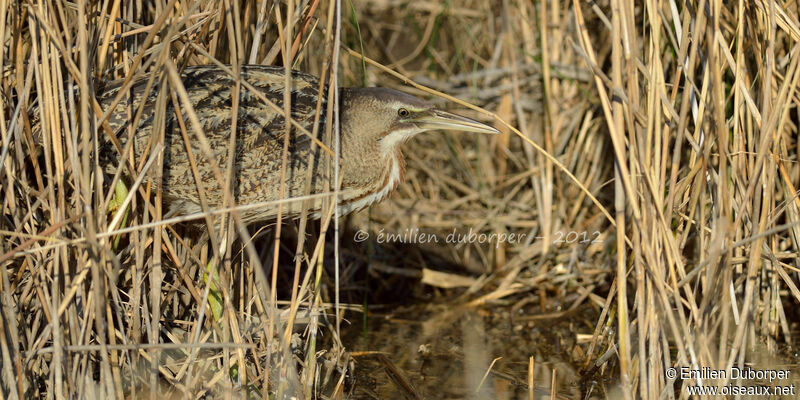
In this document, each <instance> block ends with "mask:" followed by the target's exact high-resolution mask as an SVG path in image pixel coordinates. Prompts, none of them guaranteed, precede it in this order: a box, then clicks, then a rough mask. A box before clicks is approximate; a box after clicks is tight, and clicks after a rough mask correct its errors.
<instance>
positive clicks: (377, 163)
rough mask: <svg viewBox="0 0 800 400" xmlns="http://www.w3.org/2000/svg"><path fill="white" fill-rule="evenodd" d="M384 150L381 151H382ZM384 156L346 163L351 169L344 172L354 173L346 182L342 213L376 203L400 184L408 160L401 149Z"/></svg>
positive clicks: (344, 184)
mask: <svg viewBox="0 0 800 400" xmlns="http://www.w3.org/2000/svg"><path fill="white" fill-rule="evenodd" d="M378 154H380V153H378ZM381 158H382V159H378V160H372V161H371V162H363V161H364V159H360V161H362V162H359V163H354V164H351V165H348V166H346V167H345V168H351V169H352V170H351V171H348V172H350V173H348V172H345V174H344V176H345V177H347V176H350V177H354V179H350V180H349V181H348V182H343V187H342V189H344V192H345V194H344V196H343V198H342V204H341V206H340V207H341V208H340V214H342V215H344V214H348V213H351V212H355V211H359V210H361V209H363V208H366V207H367V206H369V205H370V204H372V203H376V202H379V201H382V200H384V199H386V198H387V197H389V195H391V193H392V192H393V191H394V190H395V189H396V188H397V186H399V185H400V182H402V181H403V176H404V175H405V170H406V162H405V158H404V157H403V154H402V153H401V152H400V149H399V148H398V149H396V150H394V151H393V152H392V153H391V154H386V155H385V156H384V155H383V154H382V155H381Z"/></svg>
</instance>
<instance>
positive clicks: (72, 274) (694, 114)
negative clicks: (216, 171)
mask: <svg viewBox="0 0 800 400" xmlns="http://www.w3.org/2000/svg"><path fill="white" fill-rule="evenodd" d="M798 11H800V10H798V4H797V2H793V1H783V2H782V1H767V0H756V1H753V2H745V1H743V0H738V1H730V2H723V1H720V0H712V1H699V2H677V1H674V0H671V1H664V2H659V1H652V0H646V1H643V2H621V1H596V2H589V3H585V2H578V1H573V2H557V1H534V2H532V1H526V0H497V1H494V0H493V1H480V0H454V1H448V2H436V1H433V2H413V1H407V0H353V1H352V2H351V1H349V0H348V1H339V0H326V1H319V0H286V1H282V2H277V1H249V0H247V1H242V2H237V1H230V0H221V1H209V2H192V1H187V2H184V1H178V0H169V1H164V0H157V1H154V2H122V1H119V0H111V1H109V0H105V1H101V2H87V1H85V0H79V1H75V2H72V1H66V0H49V1H33V0H28V1H11V0H6V1H4V2H3V4H2V7H0V40H2V51H0V68H2V86H1V87H0V91H1V93H0V140H1V141H2V142H0V145H1V146H0V193H2V194H1V195H0V278H1V280H0V288H2V290H0V296H2V300H1V302H2V307H1V308H2V312H0V326H1V327H2V332H3V334H2V335H0V363H2V370H1V371H0V383H1V385H0V387H1V389H0V394H1V395H2V398H29V397H33V398H65V397H81V398H86V397H91V398H96V397H101V398H103V397H130V398H138V397H150V398H156V397H160V396H172V397H175V398H186V397H190V398H198V397H203V396H209V397H213V398H216V397H252V398H280V399H283V398H309V399H310V398H351V397H355V396H356V393H359V392H358V390H357V388H358V385H360V384H361V383H360V381H358V380H357V379H356V378H355V377H356V376H357V374H358V368H359V365H360V362H359V358H360V357H365V354H364V353H353V352H352V350H353V349H351V348H348V346H347V345H346V344H345V343H343V340H342V338H343V337H344V336H346V332H348V330H356V331H357V330H359V329H362V326H361V325H359V323H358V321H359V320H360V319H361V315H362V313H365V312H369V309H371V308H372V307H375V306H378V307H380V306H383V305H382V304H376V303H380V302H381V301H384V300H386V303H387V304H389V306H390V307H395V306H412V305H414V304H415V303H422V302H424V301H426V300H421V299H428V300H427V301H429V300H430V299H433V300H434V301H435V302H438V303H440V304H447V305H449V306H454V307H460V308H468V309H482V310H486V311H487V312H489V313H492V312H495V311H496V312H500V311H499V310H513V311H514V312H517V313H522V314H523V315H524V316H525V318H528V320H529V321H540V322H536V323H541V324H547V321H551V320H563V319H565V318H566V319H568V318H571V317H572V316H574V315H575V313H576V312H581V313H582V314H581V315H585V314H584V313H585V312H587V311H588V312H589V313H590V314H591V315H592V320H591V322H590V323H588V324H586V323H578V324H579V325H581V328H579V329H577V330H576V337H580V338H581V339H580V340H577V341H576V344H575V348H574V349H572V350H571V351H570V356H569V359H570V360H571V362H572V363H573V364H574V365H575V368H576V370H580V373H581V380H583V381H592V382H601V383H600V384H599V386H598V387H595V386H590V387H591V388H593V389H590V390H587V391H585V392H584V395H585V396H587V397H590V396H594V395H600V396H606V397H614V396H616V395H617V394H618V395H620V396H622V397H625V398H662V397H663V396H664V395H666V394H669V395H670V396H677V397H679V398H686V397H688V396H689V395H688V394H687V391H686V388H687V387H688V386H690V385H695V384H697V383H698V382H697V381H696V380H693V379H684V380H678V381H675V380H674V379H670V378H667V374H666V372H667V369H668V368H670V367H676V368H679V367H689V368H693V369H701V368H703V367H708V368H712V369H717V370H729V369H730V368H731V367H733V366H738V367H744V366H754V365H759V364H761V365H762V367H765V366H764V365H763V363H765V362H767V363H769V362H770V361H764V359H763V358H760V357H759V354H760V353H762V352H764V350H763V349H766V353H769V354H775V355H776V357H780V355H781V354H785V353H786V350H787V349H790V348H791V346H793V345H794V344H795V343H794V341H795V340H796V338H797V328H798V322H800V315H798V313H797V312H796V311H795V310H796V306H797V305H798V303H799V302H800V290H798V285H799V284H800V282H799V281H800V269H798V268H800V265H799V264H798V249H799V248H800V246H799V245H798V238H800V217H798V207H800V199H798V190H797V186H798V184H799V182H800V165H798V153H800V141H799V140H798V115H800V113H798V104H800V97H799V96H798V94H797V93H796V88H797V87H798V81H799V80H800V55H798V50H800V49H798V47H797V43H798V41H800V21H798V18H797V15H798ZM210 63H221V64H226V65H230V66H231V68H232V70H233V71H235V70H236V68H237V66H238V65H241V64H248V63H252V64H267V65H283V66H291V68H293V69H298V70H302V71H305V72H308V73H312V74H314V75H317V76H322V77H323V81H324V82H325V83H326V85H338V86H362V85H366V86H372V85H379V86H388V87H395V88H402V89H403V90H405V91H407V92H409V93H412V94H415V95H418V96H421V97H426V98H428V99H430V100H431V101H432V102H434V103H436V104H438V105H441V106H443V107H448V108H449V107H458V108H459V109H460V110H462V111H463V110H467V111H464V114H466V115H469V116H471V117H473V118H476V119H480V120H483V121H485V122H489V123H492V124H494V125H495V126H496V127H497V128H498V129H500V130H501V131H502V132H503V134H502V135H499V136H498V137H494V138H489V137H480V136H468V135H460V134H457V133H429V134H425V135H421V136H419V137H417V138H415V139H414V140H412V141H410V142H409V143H407V144H406V147H405V154H406V156H407V162H408V168H407V175H406V181H405V183H404V184H402V185H401V186H400V187H399V188H398V190H397V192H396V193H395V194H394V195H393V196H392V197H391V198H390V199H388V200H386V201H384V202H383V203H381V204H378V205H375V206H373V207H371V208H370V209H369V210H366V211H362V212H360V213H358V214H355V215H352V216H349V217H347V218H344V219H341V220H337V219H336V218H335V217H334V216H332V215H328V216H326V217H325V218H323V219H322V220H321V221H319V222H317V221H310V220H309V221H306V220H305V219H302V220H299V221H284V223H283V224H271V225H270V226H268V227H266V228H264V227H258V226H255V227H254V226H250V227H246V226H243V225H242V224H241V223H239V222H238V220H237V218H236V213H235V212H233V213H221V214H214V215H210V214H207V215H200V216H198V220H202V219H203V218H207V219H205V221H212V220H213V219H214V218H216V220H215V221H217V222H218V223H219V224H218V225H217V226H219V227H221V229H220V230H219V231H214V229H210V230H209V229H208V228H207V227H206V224H199V225H198V224H187V223H184V222H181V221H176V220H174V219H168V218H165V215H164V210H162V198H161V197H162V195H161V189H160V188H159V187H158V185H155V184H153V183H152V182H153V181H154V180H153V179H150V178H151V177H153V176H158V174H159V173H160V172H159V171H160V170H161V168H162V162H163V161H162V160H161V158H160V157H159V155H158V152H157V151H154V152H153V153H152V157H151V158H150V159H144V160H127V161H128V162H127V164H126V163H123V164H126V165H125V166H123V167H121V172H120V174H119V175H118V177H117V178H115V179H117V180H119V181H121V182H124V183H125V184H126V185H127V187H128V188H130V189H131V194H130V195H129V196H126V195H124V194H122V195H119V194H117V195H115V193H117V192H116V190H117V189H118V188H119V187H118V186H117V185H111V184H110V182H111V179H112V178H111V177H108V176H106V177H104V172H103V169H102V168H101V166H100V165H99V164H98V157H97V143H98V138H99V137H101V136H102V135H108V134H110V133H109V132H107V131H106V130H104V128H103V124H102V117H103V111H104V110H102V109H99V108H98V107H97V103H96V102H95V100H94V94H95V90H96V88H97V87H99V86H102V84H103V83H104V82H108V81H112V80H117V79H122V80H130V79H140V78H142V77H149V76H155V78H154V79H163V80H164V82H169V85H170V87H171V88H172V89H173V90H176V91H178V92H179V88H180V82H179V80H178V79H176V78H177V75H176V73H177V72H178V71H179V70H180V69H181V68H183V67H185V66H188V65H196V64H210ZM164 101H177V100H176V98H172V99H171V98H170V96H169V94H168V93H165V97H164ZM131 113H132V115H133V114H135V113H136V110H135V109H134V108H132V109H131ZM159 113H161V115H159ZM163 117H164V116H163V109H162V110H161V111H156V116H155V120H158V119H159V118H161V119H163ZM37 132H38V134H37ZM330 137H332V136H330V135H329V136H328V138H330ZM136 182H139V183H138V184H137V183H136ZM126 197H127V198H128V201H129V202H128V203H126V204H125V206H126V207H122V208H120V207H119V205H118V204H117V202H118V201H120V200H119V199H120V198H123V199H124V198H126ZM115 204H116V205H117V206H116V207H115ZM125 209H127V210H128V211H127V212H125V211H124V210H125ZM198 226H200V227H199V228H198ZM263 232H267V234H263ZM367 237H369V239H368V240H366V239H367ZM434 238H435V239H434ZM423 239H424V240H423ZM392 242H393V243H394V244H398V243H399V244H400V245H402V247H392V246H387V243H392ZM296 255H298V256H296ZM421 292H422V293H421ZM388 299H391V301H389V300H388ZM354 321H355V322H354ZM511 334H513V335H524V334H525V331H520V332H514V333H511ZM397 340H400V339H397ZM465 340H466V339H465ZM396 345H398V343H394V344H393V345H392V346H388V347H387V348H390V347H393V346H396ZM374 350H378V351H379V350H380V349H374ZM467 351H468V350H467ZM516 351H517V352H518V353H517V354H514V355H509V354H492V355H491V358H495V357H498V356H500V357H502V356H504V355H505V356H507V357H508V356H522V357H523V358H525V359H529V364H527V363H526V365H525V368H528V369H529V371H528V372H529V375H528V376H524V375H522V376H517V377H516V378H518V380H519V382H524V383H525V385H530V386H533V382H540V381H542V380H549V379H552V380H553V382H555V381H556V378H555V377H554V376H553V375H554V373H553V372H552V371H551V369H549V368H547V366H545V365H541V364H537V363H536V360H535V357H530V358H529V356H531V355H533V354H534V353H535V351H533V350H532V349H524V348H521V349H516ZM381 354H382V355H381V356H380V357H383V358H381V360H383V361H382V362H383V363H384V365H385V366H386V369H387V371H394V372H393V373H392V374H389V375H390V376H392V379H393V380H392V382H393V384H394V385H395V386H397V388H398V389H397V390H398V393H402V395H403V396H406V398H440V397H443V396H440V395H439V393H437V392H435V391H431V390H428V391H424V392H423V391H420V390H419V389H418V388H415V385H414V382H413V380H411V379H407V377H406V376H405V375H404V374H403V373H402V371H400V370H398V368H397V366H396V365H394V364H393V363H392V361H391V353H388V354H386V353H381ZM480 357H486V355H476V354H469V353H467V354H464V359H467V360H471V359H476V358H480ZM773 360H774V359H773ZM479 361H480V360H479ZM487 361H490V360H483V364H481V365H489V362H487ZM495 361H497V360H495ZM501 363H502V362H501ZM493 365H494V363H493V362H492V363H491V366H489V367H488V369H492V368H493V367H492V366H493ZM387 373H388V372H387ZM486 374H487V375H488V374H489V371H486ZM478 377H480V374H478ZM609 382H610V383H609ZM417 383H419V382H417ZM714 384H715V385H719V386H720V387H722V386H726V385H728V384H732V382H731V381H730V379H723V380H719V381H714ZM783 384H789V383H788V382H784V383H783ZM471 385H472V386H471ZM520 385H521V386H520ZM520 385H518V386H520V388H517V389H516V390H515V391H513V390H512V391H507V390H500V389H498V387H499V386H496V387H494V388H493V389H486V388H485V387H484V388H483V389H482V390H483V391H478V390H476V389H474V388H475V387H481V386H480V385H479V383H478V382H471V381H470V380H469V379H465V387H467V388H468V389H469V390H466V389H465V393H473V394H472V395H470V396H473V397H474V396H478V398H534V394H535V393H536V392H534V391H533V388H530V390H528V389H527V386H525V385H523V384H520ZM557 386H558V385H557V384H553V385H552V386H551V387H550V388H549V391H550V394H552V395H554V396H555V395H556V394H557V393H556V392H557ZM466 396H467V395H465V397H466ZM529 396H530V397H529ZM538 396H539V395H538V394H536V397H538ZM373 397H374V396H373Z"/></svg>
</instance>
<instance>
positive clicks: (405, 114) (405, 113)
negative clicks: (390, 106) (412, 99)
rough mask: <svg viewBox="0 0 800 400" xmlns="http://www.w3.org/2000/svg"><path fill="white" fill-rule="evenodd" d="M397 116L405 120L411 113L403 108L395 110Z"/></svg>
mask: <svg viewBox="0 0 800 400" xmlns="http://www.w3.org/2000/svg"><path fill="white" fill-rule="evenodd" d="M397 115H399V116H400V118H406V117H408V116H409V115H411V111H408V110H407V109H405V108H401V109H399V110H397Z"/></svg>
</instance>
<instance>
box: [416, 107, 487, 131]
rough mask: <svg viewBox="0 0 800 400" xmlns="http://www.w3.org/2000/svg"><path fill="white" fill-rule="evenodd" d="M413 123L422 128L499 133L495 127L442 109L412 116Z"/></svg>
mask: <svg viewBox="0 0 800 400" xmlns="http://www.w3.org/2000/svg"><path fill="white" fill-rule="evenodd" d="M414 124H416V125H417V126H418V127H420V128H422V129H426V130H428V129H444V130H455V131H464V132H478V133H489V134H492V135H496V134H499V133H500V131H498V130H497V129H495V128H492V127H491V126H489V125H486V124H484V123H481V122H478V121H475V120H474V119H470V118H467V117H462V116H460V115H457V114H453V113H449V112H447V111H442V110H436V109H433V110H430V111H428V112H426V113H423V114H422V115H420V116H418V117H417V118H414Z"/></svg>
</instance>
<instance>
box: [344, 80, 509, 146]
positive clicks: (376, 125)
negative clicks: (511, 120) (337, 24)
mask: <svg viewBox="0 0 800 400" xmlns="http://www.w3.org/2000/svg"><path fill="white" fill-rule="evenodd" d="M341 93H342V111H341V114H340V115H341V124H342V132H343V134H344V135H352V136H357V137H348V138H346V139H345V141H346V142H350V143H361V144H364V143H369V144H371V145H374V144H375V143H377V144H378V145H379V147H380V150H381V153H383V154H384V155H387V154H392V153H393V152H394V150H395V149H396V148H397V146H398V145H400V144H401V143H403V142H405V141H406V140H408V139H409V138H411V137H413V136H414V135H416V134H418V133H421V132H425V131H429V130H436V129H440V130H456V131H465V132H479V133H489V134H497V133H500V132H499V131H498V130H497V129H495V128H492V127H490V126H488V125H485V124H483V123H480V122H478V121H475V120H473V119H470V118H466V117H462V116H460V115H456V114H453V113H450V112H447V111H443V110H439V109H437V108H436V107H434V106H433V105H432V104H430V103H428V102H426V101H424V100H421V99H418V98H416V97H414V96H411V95H408V94H406V93H403V92H400V91H397V90H394V89H387V88H346V89H343V90H342V92H341Z"/></svg>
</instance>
